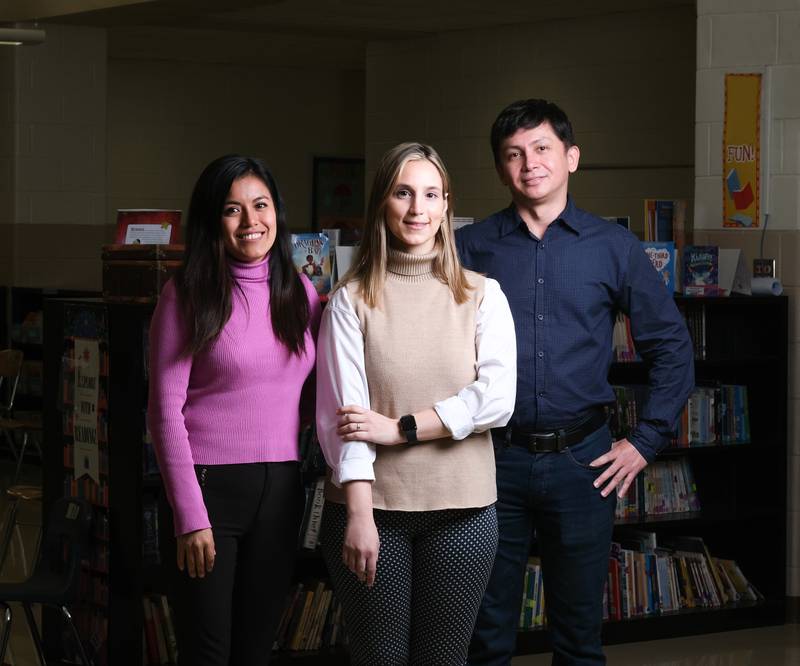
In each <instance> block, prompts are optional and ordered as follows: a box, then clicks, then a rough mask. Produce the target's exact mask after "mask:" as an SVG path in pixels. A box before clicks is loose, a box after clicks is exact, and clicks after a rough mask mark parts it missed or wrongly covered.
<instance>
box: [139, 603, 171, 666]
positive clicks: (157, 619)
mask: <svg viewBox="0 0 800 666" xmlns="http://www.w3.org/2000/svg"><path fill="white" fill-rule="evenodd" d="M142 610H143V612H144V624H143V626H142V647H143V649H142V666H173V665H174V664H177V663H178V641H177V639H176V636H175V625H174V623H173V620H172V615H173V614H172V609H171V608H170V605H169V602H168V601H167V597H166V596H164V595H163V594H155V595H152V596H144V597H142Z"/></svg>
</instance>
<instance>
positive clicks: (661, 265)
mask: <svg viewBox="0 0 800 666" xmlns="http://www.w3.org/2000/svg"><path fill="white" fill-rule="evenodd" d="M642 247H643V248H644V251H645V254H646V255H647V256H648V257H649V259H650V263H652V264H653V268H655V269H656V271H657V272H658V274H659V275H660V276H661V279H662V280H663V281H664V286H666V288H667V291H668V292H669V293H670V294H674V293H675V284H676V283H675V266H676V265H677V263H678V262H677V256H676V254H675V243H674V242H673V241H642Z"/></svg>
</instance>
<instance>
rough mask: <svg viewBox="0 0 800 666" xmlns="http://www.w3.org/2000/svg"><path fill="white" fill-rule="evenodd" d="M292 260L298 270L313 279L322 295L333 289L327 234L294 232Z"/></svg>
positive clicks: (312, 281)
mask: <svg viewBox="0 0 800 666" xmlns="http://www.w3.org/2000/svg"><path fill="white" fill-rule="evenodd" d="M292 261H293V262H294V265H295V267H296V268H297V270H298V272H300V273H303V274H305V276H306V277H307V278H308V279H309V280H311V283H312V284H313V285H314V288H315V289H316V290H317V293H318V294H319V295H320V296H323V295H325V294H327V293H328V292H329V291H330V290H331V261H330V250H329V248H328V236H327V235H326V234H324V233H317V232H315V233H303V234H292Z"/></svg>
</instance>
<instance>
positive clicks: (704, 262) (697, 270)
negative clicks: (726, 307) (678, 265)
mask: <svg viewBox="0 0 800 666" xmlns="http://www.w3.org/2000/svg"><path fill="white" fill-rule="evenodd" d="M719 292H720V287H719V247H717V246H716V245H687V246H686V247H684V248H683V293H684V295H686V296H717V295H719Z"/></svg>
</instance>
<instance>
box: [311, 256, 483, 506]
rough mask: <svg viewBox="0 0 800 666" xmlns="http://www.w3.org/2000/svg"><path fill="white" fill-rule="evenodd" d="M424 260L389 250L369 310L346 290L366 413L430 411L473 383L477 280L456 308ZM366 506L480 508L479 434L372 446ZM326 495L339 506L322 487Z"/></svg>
mask: <svg viewBox="0 0 800 666" xmlns="http://www.w3.org/2000/svg"><path fill="white" fill-rule="evenodd" d="M433 257H434V255H433V254H430V255H411V254H406V253H402V252H396V251H392V252H390V255H389V265H388V270H387V277H386V284H385V288H384V291H383V299H382V302H381V304H380V306H379V307H376V308H369V307H367V305H366V304H365V303H364V301H363V300H362V299H361V296H360V295H359V293H358V287H357V284H355V283H351V284H349V285H348V286H347V289H348V292H349V296H350V298H351V300H352V302H353V305H354V308H355V311H356V313H357V315H358V319H359V322H360V323H361V332H362V333H363V335H364V360H365V368H366V375H367V382H368V384H369V397H370V404H371V406H372V409H373V410H374V411H376V412H378V413H379V414H383V415H384V416H388V417H390V418H394V419H396V418H400V417H401V416H402V415H404V414H411V413H413V412H419V411H422V410H424V409H428V408H431V407H433V405H434V404H435V403H436V402H438V401H440V400H444V399H445V398H449V397H451V396H454V395H456V394H457V393H458V392H459V391H460V390H461V389H462V388H464V387H465V386H468V385H469V384H471V383H472V382H474V381H475V379H476V377H477V374H476V360H477V350H476V347H475V326H476V317H477V314H478V307H479V305H480V303H481V301H482V300H483V294H484V286H485V278H484V277H483V276H481V275H479V274H477V273H473V272H471V271H467V277H468V279H469V282H470V284H472V285H473V287H474V289H472V290H470V292H469V299H468V300H467V302H466V303H463V304H462V305H458V304H456V302H455V300H454V299H453V294H452V292H451V291H450V289H449V287H448V286H447V285H445V284H443V283H442V282H440V281H439V280H438V279H437V278H436V277H435V276H434V275H433V273H432V260H433ZM374 470H375V482H374V483H373V485H372V500H373V506H374V507H375V508H376V509H388V510H393V511H432V510H436V509H457V508H468V507H483V506H487V505H489V504H491V503H493V502H494V501H495V500H496V499H497V489H496V486H495V467H494V451H493V449H492V444H491V438H490V435H489V433H488V432H484V433H480V434H477V433H473V434H472V435H470V436H469V437H467V438H466V439H463V440H460V441H455V440H453V439H450V438H447V439H437V440H432V441H426V442H420V443H418V444H402V445H397V446H378V447H377V458H376V460H375V466H374ZM326 496H327V497H328V499H330V500H332V501H335V502H340V503H343V502H344V492H343V490H342V489H340V488H336V487H335V486H334V485H333V484H332V483H328V486H327V490H326Z"/></svg>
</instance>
